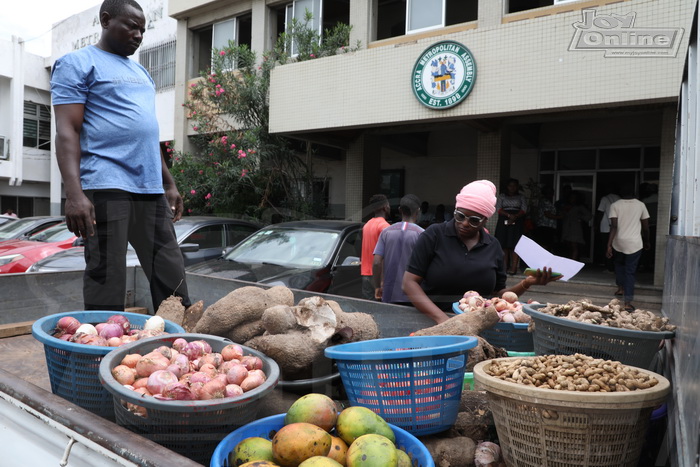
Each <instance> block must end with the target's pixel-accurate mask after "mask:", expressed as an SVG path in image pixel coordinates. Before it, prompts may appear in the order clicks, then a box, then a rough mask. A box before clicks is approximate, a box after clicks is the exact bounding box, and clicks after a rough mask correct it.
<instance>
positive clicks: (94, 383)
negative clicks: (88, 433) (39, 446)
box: [32, 311, 185, 420]
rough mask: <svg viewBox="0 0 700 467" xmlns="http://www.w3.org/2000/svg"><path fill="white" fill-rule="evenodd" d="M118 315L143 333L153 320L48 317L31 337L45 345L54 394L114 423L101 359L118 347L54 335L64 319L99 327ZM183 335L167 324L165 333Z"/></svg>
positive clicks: (96, 314)
mask: <svg viewBox="0 0 700 467" xmlns="http://www.w3.org/2000/svg"><path fill="white" fill-rule="evenodd" d="M117 314H119V315H124V316H126V317H127V319H128V320H129V323H131V327H132V328H133V329H143V326H144V325H145V324H146V321H147V320H148V318H150V317H151V315H142V314H139V313H128V312H118V311H71V312H67V313H58V314H54V315H50V316H45V317H43V318H40V319H38V320H37V321H35V322H34V324H33V325H32V335H33V336H34V338H35V339H36V340H38V341H39V342H41V343H42V344H44V353H45V354H46V366H47V368H48V371H49V382H50V383H51V392H53V393H54V394H56V395H57V396H61V397H63V398H64V399H66V400H68V401H70V402H72V403H74V404H75V405H78V406H80V407H82V408H84V409H86V410H89V411H90V412H92V413H94V414H96V415H99V416H101V417H104V418H108V419H111V420H113V419H114V408H113V407H112V395H111V394H110V393H109V392H107V391H106V390H105V389H104V388H103V387H102V384H100V378H99V370H100V362H101V361H102V358H103V357H104V356H105V355H107V354H108V353H109V352H111V351H112V350H114V349H115V348H116V347H104V346H99V345H85V344H75V343H73V342H67V341H63V340H61V339H58V338H56V337H53V332H54V330H55V329H56V325H57V324H58V320H59V319H61V318H63V317H65V316H72V317H74V318H75V319H77V320H78V321H80V322H81V323H90V324H97V323H101V322H105V321H107V319H108V318H109V317H110V316H113V315H117ZM184 331H185V330H184V329H183V328H182V327H181V326H178V325H177V324H175V323H173V322H172V321H168V320H166V321H165V332H168V333H175V332H184Z"/></svg>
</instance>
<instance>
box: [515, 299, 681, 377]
mask: <svg viewBox="0 0 700 467" xmlns="http://www.w3.org/2000/svg"><path fill="white" fill-rule="evenodd" d="M544 306H545V305H524V306H523V311H524V312H525V313H527V314H528V315H530V316H531V317H532V320H533V322H534V328H535V329H534V332H533V343H534V350H535V353H536V354H537V355H549V354H560V355H571V354H575V353H583V354H586V355H590V356H591V357H596V358H603V359H606V360H616V361H618V362H621V363H624V364H625V365H631V366H636V367H639V368H644V369H647V370H648V369H651V367H652V364H653V362H654V357H655V356H656V354H657V352H658V351H659V346H660V344H661V341H662V340H664V339H670V338H672V337H673V336H675V333H674V332H669V331H664V332H651V331H635V330H633V329H621V328H613V327H609V326H601V325H598V324H588V323H579V322H578V321H573V320H570V319H566V318H560V317H558V316H552V315H549V314H547V313H542V312H540V311H537V310H538V309H539V308H542V307H544Z"/></svg>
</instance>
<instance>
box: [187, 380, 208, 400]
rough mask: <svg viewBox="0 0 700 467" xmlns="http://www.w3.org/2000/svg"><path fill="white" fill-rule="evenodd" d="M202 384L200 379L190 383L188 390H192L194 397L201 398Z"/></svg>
mask: <svg viewBox="0 0 700 467" xmlns="http://www.w3.org/2000/svg"><path fill="white" fill-rule="evenodd" d="M204 384H205V383H202V382H201V381H200V382H197V383H192V384H190V391H192V394H194V397H195V399H201V394H202V388H203V387H204Z"/></svg>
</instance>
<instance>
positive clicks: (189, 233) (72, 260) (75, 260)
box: [27, 216, 260, 272]
mask: <svg viewBox="0 0 700 467" xmlns="http://www.w3.org/2000/svg"><path fill="white" fill-rule="evenodd" d="M259 228H260V226H259V225H257V224H255V223H252V222H248V221H243V220H240V219H230V218H227V217H213V216H186V217H183V218H182V219H180V220H179V221H177V222H176V223H175V235H176V236H177V241H178V243H179V244H180V250H182V256H183V257H184V259H185V266H188V265H191V264H196V263H198V262H201V261H206V260H208V259H211V258H217V257H219V256H221V253H222V252H223V251H224V248H226V247H227V246H232V245H236V244H237V243H238V242H240V241H241V240H243V239H244V238H246V237H247V236H248V235H250V234H252V233H253V232H255V231H257V230H258V229H259ZM126 264H127V266H138V265H139V259H138V257H137V256H136V251H134V249H133V248H132V247H131V245H129V248H128V250H127V254H126ZM83 269H85V249H84V248H75V249H71V250H66V251H64V252H61V253H57V254H55V255H52V256H50V257H48V258H45V259H43V260H41V261H37V262H36V263H35V264H33V265H32V266H31V267H30V268H29V270H28V271H27V272H56V271H82V270H83Z"/></svg>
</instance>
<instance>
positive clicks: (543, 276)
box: [523, 268, 562, 288]
mask: <svg viewBox="0 0 700 467" xmlns="http://www.w3.org/2000/svg"><path fill="white" fill-rule="evenodd" d="M561 278H562V276H555V277H553V276H552V268H543V269H537V270H536V271H535V274H533V275H532V276H526V277H525V279H523V282H524V283H525V284H526V288H530V286H532V285H547V284H549V283H550V282H553V281H558V280H559V279H561Z"/></svg>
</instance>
